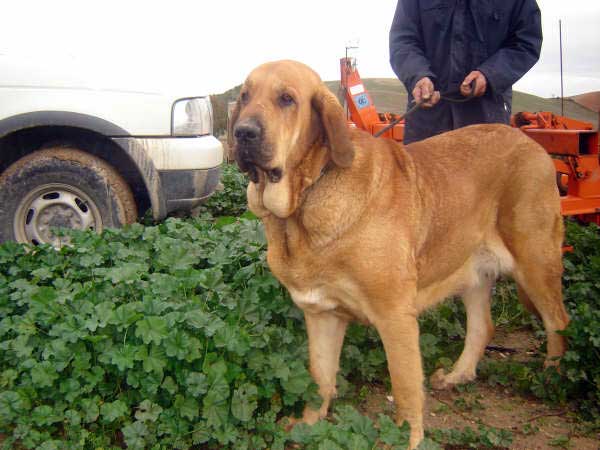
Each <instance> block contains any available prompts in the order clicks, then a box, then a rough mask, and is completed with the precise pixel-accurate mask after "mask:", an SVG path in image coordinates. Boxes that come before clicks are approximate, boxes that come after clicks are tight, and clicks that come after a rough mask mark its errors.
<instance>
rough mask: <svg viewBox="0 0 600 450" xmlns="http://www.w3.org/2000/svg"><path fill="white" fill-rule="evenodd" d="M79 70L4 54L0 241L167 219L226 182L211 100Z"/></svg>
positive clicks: (36, 240)
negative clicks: (58, 230)
mask: <svg viewBox="0 0 600 450" xmlns="http://www.w3.org/2000/svg"><path fill="white" fill-rule="evenodd" d="M80 69H81V68H80V67H77V65H76V64H64V63H63V62H60V63H56V64H52V63H48V61H46V62H44V63H41V61H38V60H34V59H31V58H30V59H27V58H15V57H8V56H2V55H0V242H2V241H6V240H16V241H19V242H27V243H31V244H34V245H37V244H40V243H50V244H53V245H57V244H58V237H57V236H56V235H55V234H54V232H53V230H54V228H55V227H70V228H78V229H87V228H91V229H94V230H97V231H101V230H102V229H103V228H106V227H119V226H121V225H123V224H126V223H131V222H134V221H136V220H137V219H138V218H139V217H140V215H143V214H144V213H145V212H146V211H148V210H150V211H151V214H152V217H153V218H154V219H156V220H160V219H163V218H164V217H166V216H167V214H169V213H172V212H175V211H189V210H191V209H192V208H194V207H196V206H198V204H200V203H201V202H202V201H203V200H205V199H206V198H207V197H208V196H210V195H211V194H212V193H213V191H214V190H215V188H216V187H217V185H218V183H219V174H220V165H221V163H222V160H223V147H222V145H221V143H220V142H219V141H218V140H217V139H216V138H215V137H214V136H213V135H212V107H211V102H210V98H209V97H208V96H207V95H197V94H196V93H195V92H186V93H184V94H183V95H182V94H181V93H179V94H167V93H164V92H154V91H151V90H149V89H146V88H136V87H135V86H134V87H132V86H131V85H129V86H125V85H123V86H120V85H119V82H118V81H119V76H118V74H116V75H115V76H112V77H111V78H112V81H110V82H105V81H104V80H102V79H101V77H100V76H98V75H97V74H96V73H94V72H93V71H90V70H88V71H87V72H84V71H83V70H80ZM115 70H119V68H115ZM122 70H127V68H122ZM149 70H151V68H149ZM141 84H143V83H140V85H141Z"/></svg>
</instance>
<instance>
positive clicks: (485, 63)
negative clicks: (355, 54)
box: [390, 0, 542, 144]
mask: <svg viewBox="0 0 600 450" xmlns="http://www.w3.org/2000/svg"><path fill="white" fill-rule="evenodd" d="M541 46H542V28H541V17H540V10H539V8H538V5H537V3H536V1H535V0H398V5H397V7H396V14H395V15H394V21H393V23H392V27H391V30H390V62H391V65H392V68H393V69H394V72H395V73H396V75H397V76H398V78H399V79H400V80H401V81H402V83H404V86H405V87H406V90H407V92H408V93H409V94H408V103H409V105H412V103H413V101H415V102H417V103H421V102H422V103H423V106H425V108H420V109H418V110H416V111H415V112H414V114H411V115H410V116H408V117H407V118H406V128H405V133H404V143H406V144H408V143H410V142H414V141H419V140H421V139H425V138H427V137H430V136H433V135H436V134H439V133H442V132H444V131H449V130H453V129H456V128H460V127H463V126H466V125H471V124H474V123H496V122H499V123H509V121H510V112H511V101H512V85H513V84H514V83H515V82H516V81H517V80H518V79H519V78H521V77H522V76H523V75H524V74H525V73H526V72H527V71H528V70H529V69H530V68H531V67H532V66H533V65H534V64H535V63H536V62H537V60H538V58H539V55H540V49H541ZM473 80H475V83H476V84H475V87H474V92H473V95H474V96H475V98H473V99H472V100H470V101H468V102H465V103H459V104H456V103H449V102H447V101H441V102H440V101H439V98H440V94H439V93H440V92H444V93H452V92H460V93H461V94H462V95H464V96H468V95H470V94H471V90H472V89H471V82H472V81H473ZM438 102H439V103H438ZM433 105H436V106H435V107H432V106H433Z"/></svg>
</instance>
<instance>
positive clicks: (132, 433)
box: [121, 420, 148, 450]
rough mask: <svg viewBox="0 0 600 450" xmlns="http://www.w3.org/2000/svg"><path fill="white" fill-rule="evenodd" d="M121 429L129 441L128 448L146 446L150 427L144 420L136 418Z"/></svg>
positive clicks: (126, 440) (127, 441)
mask: <svg viewBox="0 0 600 450" xmlns="http://www.w3.org/2000/svg"><path fill="white" fill-rule="evenodd" d="M121 431H122V432H123V437H124V438H125V442H126V443H127V448H131V449H136V450H137V449H143V448H145V447H146V439H145V437H146V435H147V434H148V427H147V426H146V425H145V424H144V423H143V422H140V421H139V420H136V421H135V422H133V423H132V424H129V425H127V426H125V427H123V428H122V430H121Z"/></svg>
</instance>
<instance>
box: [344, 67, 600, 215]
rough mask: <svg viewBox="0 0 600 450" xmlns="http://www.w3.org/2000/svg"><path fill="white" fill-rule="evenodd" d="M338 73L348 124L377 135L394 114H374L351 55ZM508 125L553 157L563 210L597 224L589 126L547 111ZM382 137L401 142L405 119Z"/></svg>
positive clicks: (597, 166)
mask: <svg viewBox="0 0 600 450" xmlns="http://www.w3.org/2000/svg"><path fill="white" fill-rule="evenodd" d="M340 71H341V84H342V88H343V90H344V93H345V102H346V106H347V111H348V123H349V124H350V126H355V127H358V128H361V129H363V130H365V131H367V132H369V133H371V134H376V133H377V132H379V131H380V130H382V129H383V128H385V127H386V126H389V125H390V124H391V123H392V122H393V121H394V120H395V119H396V118H397V117H398V116H397V115H395V114H392V113H378V112H377V109H376V108H375V105H374V103H373V100H372V98H371V96H370V95H369V93H368V91H367V90H366V88H365V86H364V84H363V82H362V79H361V78H360V75H359V73H358V70H357V68H356V64H355V61H354V59H353V58H342V59H341V60H340ZM511 125H512V126H513V127H516V128H520V129H521V130H522V131H523V132H524V133H525V134H527V135H528V136H529V137H531V138H532V139H533V140H534V141H536V142H538V143H539V144H540V145H541V146H542V147H544V148H545V149H546V151H547V152H548V153H549V154H550V156H552V158H553V161H554V165H555V167H556V180H557V184H558V187H559V190H560V193H561V211H562V214H563V215H564V216H576V217H577V218H578V219H580V220H582V221H584V222H594V223H596V224H598V225H600V148H599V143H600V142H599V139H598V131H597V130H596V131H594V130H593V126H592V124H591V123H588V122H582V121H578V120H575V119H571V118H568V117H563V116H558V115H555V114H552V113H550V112H539V113H529V112H523V113H518V114H515V115H514V116H513V117H512V118H511ZM382 137H387V138H391V139H394V140H397V141H402V140H403V138H404V121H400V122H399V123H397V124H396V125H394V126H393V127H391V128H390V129H389V130H387V131H386V132H385V133H383V134H382Z"/></svg>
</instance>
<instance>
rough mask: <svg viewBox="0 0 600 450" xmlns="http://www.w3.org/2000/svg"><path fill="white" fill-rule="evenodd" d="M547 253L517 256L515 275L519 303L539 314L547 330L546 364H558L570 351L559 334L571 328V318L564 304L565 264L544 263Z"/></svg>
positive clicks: (557, 260)
mask: <svg viewBox="0 0 600 450" xmlns="http://www.w3.org/2000/svg"><path fill="white" fill-rule="evenodd" d="M544 253H546V252H545V251H541V252H539V253H537V254H535V253H534V254H531V253H530V254H529V255H527V256H522V257H521V258H518V257H517V258H516V259H517V264H516V265H517V270H515V273H514V274H513V275H514V278H515V281H516V282H517V285H518V286H519V291H520V295H519V300H521V302H522V303H523V304H524V305H525V307H526V308H527V309H529V310H530V311H531V310H533V312H537V313H538V315H539V317H540V318H541V319H542V322H543V324H544V328H545V329H546V337H547V339H548V353H547V355H546V363H545V364H546V365H555V364H557V363H558V361H557V358H559V357H561V356H562V355H563V354H564V352H565V350H566V348H567V345H566V341H565V338H564V336H561V335H559V334H557V333H556V332H557V331H559V330H564V329H565V328H566V327H567V325H568V324H569V316H568V314H567V311H566V310H565V306H564V304H563V301H562V280H561V272H562V262H561V261H560V259H559V258H554V259H555V261H548V260H543V259H542V258H540V255H543V254H544ZM523 294H524V295H523ZM528 302H529V303H530V304H528Z"/></svg>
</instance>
